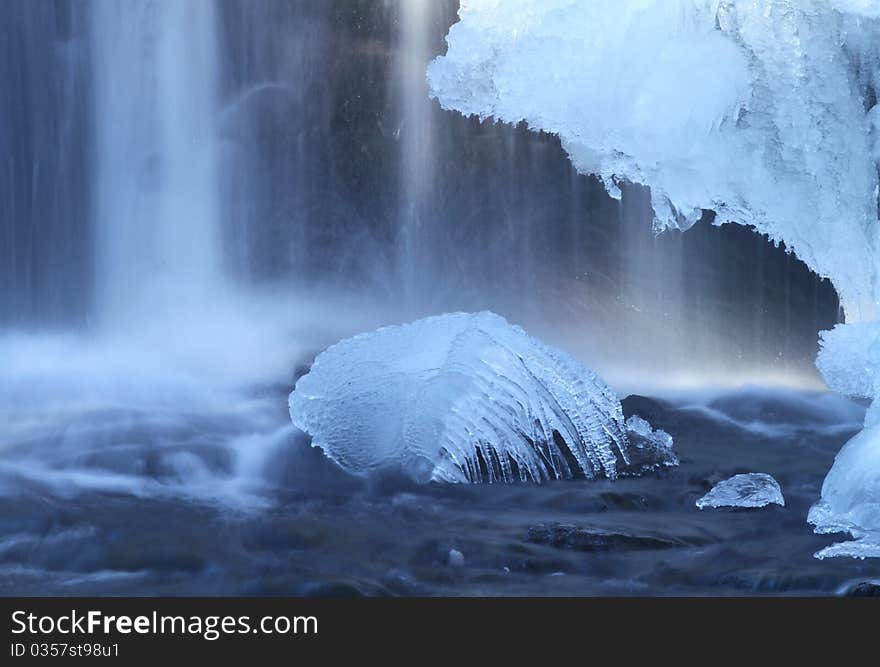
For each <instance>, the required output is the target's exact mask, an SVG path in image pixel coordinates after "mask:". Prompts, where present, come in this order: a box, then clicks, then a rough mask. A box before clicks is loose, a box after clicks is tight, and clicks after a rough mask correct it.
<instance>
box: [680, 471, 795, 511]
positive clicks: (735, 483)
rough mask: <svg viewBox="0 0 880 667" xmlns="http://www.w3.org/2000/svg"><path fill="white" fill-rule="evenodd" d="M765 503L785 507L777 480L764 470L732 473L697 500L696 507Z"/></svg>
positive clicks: (760, 505)
mask: <svg viewBox="0 0 880 667" xmlns="http://www.w3.org/2000/svg"><path fill="white" fill-rule="evenodd" d="M767 505H781V506H782V507H785V499H784V498H783V497H782V489H781V488H780V487H779V482H777V481H776V480H775V479H773V477H772V476H771V475H768V474H767V473H764V472H750V473H744V474H742V475H734V476H733V477H730V478H728V479H725V480H724V481H721V482H718V484H716V485H715V486H713V487H712V490H711V491H709V493H707V494H706V495H705V496H703V497H702V498H700V499H699V500H698V501H697V507H698V508H700V509H701V510H703V509H707V508H714V507H743V508H758V507H766V506H767Z"/></svg>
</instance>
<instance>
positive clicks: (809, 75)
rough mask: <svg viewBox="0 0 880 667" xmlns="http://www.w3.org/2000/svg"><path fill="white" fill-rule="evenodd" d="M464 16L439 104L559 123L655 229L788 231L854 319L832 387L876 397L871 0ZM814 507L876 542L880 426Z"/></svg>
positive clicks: (614, 2) (667, 4) (497, 4)
mask: <svg viewBox="0 0 880 667" xmlns="http://www.w3.org/2000/svg"><path fill="white" fill-rule="evenodd" d="M459 16H460V19H461V20H460V21H459V22H458V23H456V24H455V25H453V26H452V28H451V29H450V31H449V34H448V36H447V43H448V47H449V48H448V52H447V54H446V55H445V56H442V57H440V58H437V59H436V60H435V61H434V62H433V63H432V64H431V65H430V66H429V69H428V82H429V85H430V87H431V91H432V94H433V95H434V96H435V97H436V98H437V99H438V100H439V101H440V104H441V105H442V106H443V107H444V108H447V109H454V110H457V111H460V112H462V113H464V114H475V115H477V116H479V117H480V118H489V117H494V118H495V119H497V120H501V121H505V122H511V123H514V122H520V121H525V122H526V123H528V125H529V126H530V127H531V128H533V129H535V130H543V131H546V132H551V133H555V134H557V135H559V137H560V139H561V141H562V144H563V146H564V147H565V149H566V150H567V151H568V154H569V156H570V157H571V160H572V163H573V164H574V166H575V167H576V168H577V169H578V170H579V171H581V172H583V173H591V174H596V175H598V176H599V177H600V178H602V179H603V181H604V183H605V185H606V187H607V188H608V190H609V192H610V193H612V194H613V195H615V196H617V195H619V192H620V191H619V189H618V183H620V182H621V181H633V182H638V183H643V184H645V185H648V186H650V188H651V193H652V199H653V206H654V210H655V216H656V219H655V226H656V228H657V229H658V230H663V229H665V228H669V227H676V228H681V229H686V228H688V227H689V226H691V225H693V224H694V223H695V222H696V221H697V220H698V219H699V218H700V216H701V215H702V212H703V211H704V210H712V211H714V212H715V213H716V222H718V223H724V222H735V223H739V224H743V225H750V226H753V227H754V228H756V229H757V230H758V231H760V232H763V233H766V234H768V235H769V236H770V237H771V238H772V239H774V240H775V241H779V242H784V243H785V244H786V247H787V248H788V249H790V250H792V251H794V252H795V253H796V254H797V255H798V256H799V257H800V258H801V259H802V260H804V261H805V262H806V263H807V264H808V265H809V266H810V267H811V268H812V269H813V270H815V271H816V272H817V273H819V274H820V275H822V276H825V277H828V278H830V279H831V280H832V281H833V283H834V285H835V287H836V289H837V291H838V293H839V294H840V297H841V302H842V305H843V307H844V310H845V312H846V317H847V321H848V322H850V324H847V325H845V326H838V327H837V328H835V330H834V331H833V332H830V333H828V334H826V335H825V337H824V340H823V352H822V355H821V356H820V359H819V366H820V369H821V370H822V372H823V375H824V376H825V378H826V379H827V380H828V383H829V385H830V386H831V387H832V388H834V389H837V390H840V391H845V392H846V393H849V394H853V395H859V396H865V397H868V398H872V399H874V398H876V397H878V396H880V392H878V390H880V387H878V386H877V382H876V380H875V375H876V374H875V370H876V369H880V344H878V343H877V342H876V339H877V338H878V333H880V324H877V323H876V322H875V320H876V319H877V317H878V315H880V312H878V309H877V303H878V295H880V289H878V286H880V271H878V269H880V254H878V245H880V239H878V238H877V232H878V229H880V225H878V191H880V189H878V163H880V105H878V104H877V101H878V100H877V90H878V84H880V2H878V1H877V0H624V1H621V0H545V1H543V2H533V1H532V0H463V1H462V4H461V8H460V11H459ZM856 322H862V323H863V324H859V325H858V327H856V326H854V324H852V323H856ZM810 518H811V520H812V521H813V522H814V523H816V526H817V530H820V531H823V530H828V531H830V530H834V529H839V528H841V527H846V528H847V529H848V530H850V532H851V533H852V534H853V535H854V536H856V537H859V538H860V540H859V542H857V543H852V544H853V545H857V546H853V547H852V549H853V555H864V554H865V553H866V552H868V551H870V549H867V548H866V546H865V545H866V544H868V543H871V544H873V545H876V546H877V550H878V551H880V426H875V425H872V424H871V423H869V424H867V428H866V430H865V432H864V433H863V434H861V435H860V436H858V437H857V438H855V439H854V440H853V441H852V442H850V443H849V444H848V445H847V446H846V447H845V448H844V450H843V451H842V452H841V454H840V456H838V458H837V461H836V463H835V465H834V469H833V470H832V471H831V473H830V474H829V476H828V478H827V480H826V482H825V485H824V487H823V492H822V501H821V503H820V504H819V505H817V508H816V509H815V510H814V511H813V512H811V515H810ZM856 552H857V553H856ZM843 553H846V549H845V548H842V547H841V548H837V549H836V550H835V551H834V554H833V555H841V554H843ZM828 555H831V554H828Z"/></svg>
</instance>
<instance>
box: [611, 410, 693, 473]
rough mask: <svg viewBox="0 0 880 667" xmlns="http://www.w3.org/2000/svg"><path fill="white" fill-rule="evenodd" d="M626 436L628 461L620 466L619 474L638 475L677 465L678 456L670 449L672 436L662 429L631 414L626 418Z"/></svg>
mask: <svg viewBox="0 0 880 667" xmlns="http://www.w3.org/2000/svg"><path fill="white" fill-rule="evenodd" d="M626 436H627V440H628V441H629V448H628V449H627V454H629V463H628V464H626V465H625V466H621V468H620V474H621V475H639V474H641V473H644V472H648V471H650V470H655V469H657V468H661V467H667V466H676V465H678V463H679V461H678V457H677V456H676V455H675V452H674V451H673V450H672V436H671V435H669V434H668V433H667V432H666V431H664V430H662V429H659V428H658V429H656V430H655V429H652V428H651V425H650V424H649V423H648V422H647V421H645V420H644V419H642V418H641V417H639V416H638V415H632V416H631V417H630V418H629V419H627V420H626Z"/></svg>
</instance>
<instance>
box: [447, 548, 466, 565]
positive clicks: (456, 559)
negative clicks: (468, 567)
mask: <svg viewBox="0 0 880 667" xmlns="http://www.w3.org/2000/svg"><path fill="white" fill-rule="evenodd" d="M448 563H449V566H450V567H462V566H463V565H464V554H463V553H461V552H460V551H459V550H458V549H450V550H449V558H448Z"/></svg>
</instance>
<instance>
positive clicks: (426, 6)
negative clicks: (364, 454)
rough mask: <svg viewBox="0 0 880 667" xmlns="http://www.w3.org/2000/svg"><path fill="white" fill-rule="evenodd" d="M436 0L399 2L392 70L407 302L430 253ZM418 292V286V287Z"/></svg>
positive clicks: (402, 272)
mask: <svg viewBox="0 0 880 667" xmlns="http://www.w3.org/2000/svg"><path fill="white" fill-rule="evenodd" d="M437 9H438V3H436V2H432V0H409V1H408V2H403V3H401V4H400V9H399V12H400V20H399V30H400V33H399V40H400V48H399V51H398V54H397V64H396V68H395V72H394V76H395V81H396V87H397V90H396V91H395V92H396V94H397V96H398V97H397V99H398V104H399V105H400V108H399V113H400V126H399V127H398V130H397V132H398V140H399V143H400V185H399V187H400V194H399V199H398V261H399V270H400V280H401V284H402V286H403V290H404V294H405V295H406V299H407V302H408V303H407V305H408V306H409V307H412V306H413V304H414V299H415V298H416V294H415V293H416V292H418V291H419V290H418V288H419V287H422V286H423V283H422V279H423V278H424V275H423V274H422V271H423V270H424V268H425V262H426V261H427V260H428V258H429V253H430V248H429V247H426V241H427V236H428V229H427V226H428V225H429V224H430V221H429V216H430V214H431V210H430V200H429V197H430V194H431V187H432V179H433V174H432V165H433V162H434V127H433V123H432V118H431V104H432V103H431V100H430V98H429V97H428V85H427V82H426V81H425V68H426V67H427V64H428V62H429V61H430V60H431V58H432V57H433V56H434V54H433V53H432V52H431V40H432V38H434V37H435V35H434V32H435V28H434V19H435V17H436V12H437ZM422 293H423V292H422Z"/></svg>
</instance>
